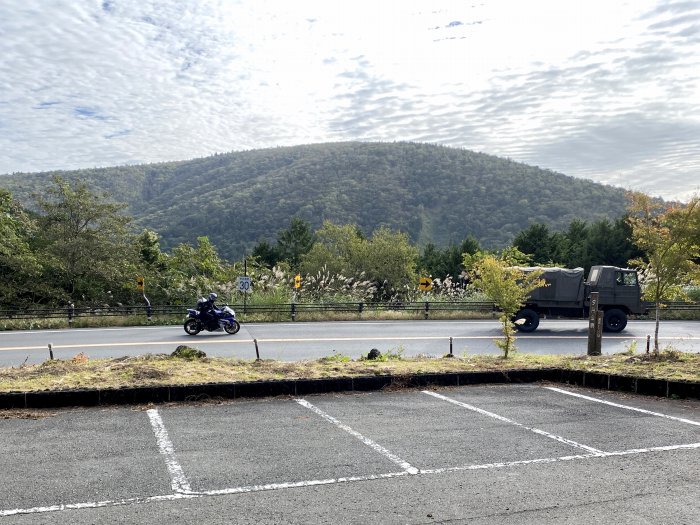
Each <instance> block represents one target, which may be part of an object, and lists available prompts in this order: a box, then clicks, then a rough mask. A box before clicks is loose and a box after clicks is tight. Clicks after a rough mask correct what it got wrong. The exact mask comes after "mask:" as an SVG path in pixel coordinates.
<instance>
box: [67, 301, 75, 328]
mask: <svg viewBox="0 0 700 525" xmlns="http://www.w3.org/2000/svg"><path fill="white" fill-rule="evenodd" d="M74 315H75V305H74V304H73V303H68V328H73V316H74Z"/></svg>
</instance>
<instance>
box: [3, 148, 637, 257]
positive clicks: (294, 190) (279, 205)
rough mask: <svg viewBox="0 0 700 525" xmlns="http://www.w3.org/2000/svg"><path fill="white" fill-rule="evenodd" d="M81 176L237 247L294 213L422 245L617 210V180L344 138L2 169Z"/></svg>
mask: <svg viewBox="0 0 700 525" xmlns="http://www.w3.org/2000/svg"><path fill="white" fill-rule="evenodd" d="M55 174H58V175H61V176H62V177H64V178H65V179H67V180H74V179H78V178H79V179H83V180H85V181H87V182H88V183H89V185H90V186H91V188H93V189H95V190H106V191H108V192H109V193H110V194H111V195H112V197H113V199H114V200H115V201H118V202H125V203H127V204H128V212H129V213H130V214H132V215H133V216H134V218H135V219H136V225H137V226H138V227H139V228H150V229H153V230H155V231H157V232H158V233H159V234H160V235H161V236H162V246H163V248H164V249H169V248H172V247H173V246H175V245H176V244H178V243H183V242H186V243H194V241H195V239H196V237H198V236H202V235H207V236H208V237H209V238H210V239H211V240H212V242H214V244H215V245H216V246H217V248H218V249H219V252H220V253H221V254H222V255H224V256H225V257H228V258H239V257H241V256H242V255H243V254H244V253H245V252H246V251H247V252H250V250H251V249H252V247H253V246H254V245H255V244H256V243H257V242H258V241H261V240H269V241H272V240H274V239H275V238H276V234H277V232H278V231H279V230H281V229H284V228H287V227H288V226H289V222H290V219H291V218H292V217H294V216H297V217H300V218H302V219H304V220H307V221H309V222H310V223H311V225H312V227H313V228H314V229H316V228H318V227H320V226H321V224H322V222H323V221H324V220H326V219H328V220H330V221H333V222H335V223H339V224H346V223H354V224H357V225H358V226H359V227H360V228H361V229H362V230H363V231H364V232H365V233H366V234H370V233H371V232H372V231H373V230H375V229H376V228H378V227H380V226H387V227H389V228H391V229H393V230H400V231H403V232H406V233H407V234H408V235H409V236H410V238H411V240H412V241H413V242H415V243H417V244H419V245H425V244H426V243H428V242H432V243H434V244H436V245H438V246H445V245H447V244H449V243H451V242H452V243H459V242H460V241H461V240H462V239H464V238H465V237H466V236H468V235H473V236H474V237H476V238H477V239H478V240H479V241H480V242H481V243H482V245H483V246H486V247H499V246H504V245H506V244H508V243H509V242H510V241H511V240H512V238H513V236H514V235H515V234H516V233H518V232H519V231H520V230H522V229H524V228H527V227H528V226H529V225H530V224H532V223H534V222H539V223H545V224H547V225H548V226H549V227H550V228H551V229H552V230H560V229H565V228H566V227H567V226H568V225H569V223H570V222H571V220H573V219H575V218H578V219H583V220H587V221H595V220H599V219H602V218H609V219H615V218H618V217H620V216H621V215H622V214H623V213H624V211H625V206H626V200H625V192H624V190H622V189H619V188H614V187H611V186H606V185H602V184H598V183H595V182H592V181H589V180H583V179H577V178H573V177H569V176H566V175H563V174H560V173H555V172H553V171H550V170H543V169H540V168H537V167H533V166H528V165H526V164H522V163H518V162H514V161H511V160H508V159H503V158H499V157H495V156H492V155H487V154H484V153H476V152H473V151H468V150H464V149H457V148H452V147H447V146H439V145H431V144H421V143H409V142H397V143H375V142H341V143H325V144H311V145H303V146H291V147H278V148H269V149H258V150H250V151H241V152H232V153H225V154H216V155H213V156H210V157H206V158H201V159H194V160H188V161H178V162H162V163H157V164H142V165H137V166H121V167H113V168H96V169H83V170H76V171H60V172H42V173H30V174H25V173H15V174H12V175H5V176H0V187H5V188H7V189H10V190H11V191H12V192H13V194H14V195H15V197H16V198H18V199H19V200H20V201H22V202H25V203H26V202H27V201H28V200H29V198H30V195H31V194H32V193H39V194H40V193H41V191H42V190H43V189H44V188H45V187H46V186H47V183H48V182H49V181H50V179H51V177H52V176H53V175H55Z"/></svg>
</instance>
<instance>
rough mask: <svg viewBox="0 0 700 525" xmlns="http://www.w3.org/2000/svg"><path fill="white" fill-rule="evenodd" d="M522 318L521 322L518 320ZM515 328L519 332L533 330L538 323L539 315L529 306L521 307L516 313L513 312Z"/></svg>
mask: <svg viewBox="0 0 700 525" xmlns="http://www.w3.org/2000/svg"><path fill="white" fill-rule="evenodd" d="M520 319H523V322H521V323H519V322H518V321H519V320H520ZM514 322H515V328H516V329H517V330H518V331H519V332H534V331H535V330H537V327H538V326H539V325H540V315H539V314H538V313H537V312H535V311H534V310H530V309H529V308H523V309H522V310H520V311H519V312H518V313H517V314H515V321H514Z"/></svg>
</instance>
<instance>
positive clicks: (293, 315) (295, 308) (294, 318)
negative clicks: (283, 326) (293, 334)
mask: <svg viewBox="0 0 700 525" xmlns="http://www.w3.org/2000/svg"><path fill="white" fill-rule="evenodd" d="M296 320H297V305H296V304H295V303H292V321H296Z"/></svg>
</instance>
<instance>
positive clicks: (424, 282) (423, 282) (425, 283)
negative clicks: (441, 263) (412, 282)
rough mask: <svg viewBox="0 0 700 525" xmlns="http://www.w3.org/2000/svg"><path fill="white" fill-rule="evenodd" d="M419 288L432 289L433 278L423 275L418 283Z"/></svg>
mask: <svg viewBox="0 0 700 525" xmlns="http://www.w3.org/2000/svg"><path fill="white" fill-rule="evenodd" d="M418 289H419V290H424V291H430V290H432V289H433V280H432V279H431V278H430V277H421V278H420V282H419V283H418Z"/></svg>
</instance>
